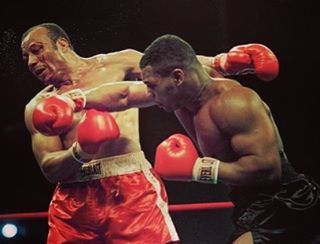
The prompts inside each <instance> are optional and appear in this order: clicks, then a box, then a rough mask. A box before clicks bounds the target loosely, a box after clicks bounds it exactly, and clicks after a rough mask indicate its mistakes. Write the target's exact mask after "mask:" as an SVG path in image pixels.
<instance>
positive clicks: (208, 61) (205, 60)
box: [197, 55, 224, 78]
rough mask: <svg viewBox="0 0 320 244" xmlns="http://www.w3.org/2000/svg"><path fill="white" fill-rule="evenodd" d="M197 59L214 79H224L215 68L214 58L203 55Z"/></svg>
mask: <svg viewBox="0 0 320 244" xmlns="http://www.w3.org/2000/svg"><path fill="white" fill-rule="evenodd" d="M197 58H198V60H199V62H200V63H201V65H202V67H203V69H204V70H205V71H206V72H207V73H208V74H209V75H210V76H211V77H214V78H216V77H217V78H222V77H224V76H223V75H222V74H221V73H219V72H218V71H217V70H215V69H214V68H213V65H212V63H213V60H214V57H208V56H203V55H197Z"/></svg>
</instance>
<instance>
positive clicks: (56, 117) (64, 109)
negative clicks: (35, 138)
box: [32, 95, 73, 136]
mask: <svg viewBox="0 0 320 244" xmlns="http://www.w3.org/2000/svg"><path fill="white" fill-rule="evenodd" d="M32 121H33V125H34V127H35V128H36V129H37V130H38V131H39V132H40V133H42V134H44V135H48V136H52V135H59V134H61V133H63V132H65V131H67V130H68V129H69V128H70V127H71V126H72V123H73V107H72V106H70V104H69V103H68V102H67V101H66V100H65V99H64V97H63V96H59V95H56V96H51V97H48V98H46V99H43V100H42V101H41V102H40V103H39V104H38V105H37V106H36V107H35V109H34V111H33V117H32Z"/></svg>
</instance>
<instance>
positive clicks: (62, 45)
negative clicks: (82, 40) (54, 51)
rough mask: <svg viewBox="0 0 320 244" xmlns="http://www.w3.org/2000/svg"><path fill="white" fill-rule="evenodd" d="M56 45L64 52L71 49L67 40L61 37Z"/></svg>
mask: <svg viewBox="0 0 320 244" xmlns="http://www.w3.org/2000/svg"><path fill="white" fill-rule="evenodd" d="M56 45H57V47H58V48H60V49H61V50H62V51H65V50H67V49H69V48H70V44H69V42H68V40H67V39H65V38H63V37H60V38H58V40H57V41H56Z"/></svg>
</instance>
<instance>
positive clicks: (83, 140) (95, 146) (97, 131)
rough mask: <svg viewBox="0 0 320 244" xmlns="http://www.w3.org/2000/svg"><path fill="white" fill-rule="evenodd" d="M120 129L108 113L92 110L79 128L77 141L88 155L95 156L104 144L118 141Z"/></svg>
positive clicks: (80, 123)
mask: <svg viewBox="0 0 320 244" xmlns="http://www.w3.org/2000/svg"><path fill="white" fill-rule="evenodd" d="M119 135H120V130H119V127H118V125H117V123H116V121H115V119H114V118H113V116H112V115H111V114H110V113H108V112H101V111H97V110H95V109H90V110H88V111H87V113H86V114H85V116H84V118H83V119H82V120H81V121H80V122H79V124H78V127H77V140H78V143H79V145H80V147H81V149H82V150H83V151H84V152H85V153H88V154H95V153H96V152H97V151H98V150H99V148H100V146H101V144H102V143H104V142H106V141H109V140H114V139H117V138H118V137H119Z"/></svg>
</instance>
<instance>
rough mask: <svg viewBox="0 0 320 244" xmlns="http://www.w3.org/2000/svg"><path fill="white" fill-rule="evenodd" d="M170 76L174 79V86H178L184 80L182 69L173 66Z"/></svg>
mask: <svg viewBox="0 0 320 244" xmlns="http://www.w3.org/2000/svg"><path fill="white" fill-rule="evenodd" d="M171 76H172V78H173V79H174V82H175V84H176V86H180V85H181V84H182V82H183V81H184V72H183V70H182V69H179V68H175V69H174V70H172V71H171Z"/></svg>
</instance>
